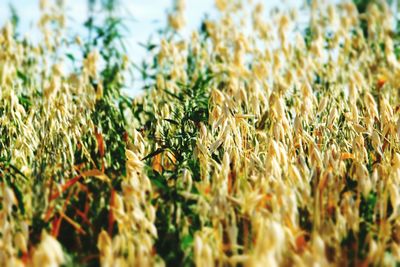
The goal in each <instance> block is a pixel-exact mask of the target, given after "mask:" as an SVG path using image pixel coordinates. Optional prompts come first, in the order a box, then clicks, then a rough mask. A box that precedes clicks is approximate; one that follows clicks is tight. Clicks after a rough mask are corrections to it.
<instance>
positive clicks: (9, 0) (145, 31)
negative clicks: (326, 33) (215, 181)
mask: <svg viewBox="0 0 400 267" xmlns="http://www.w3.org/2000/svg"><path fill="white" fill-rule="evenodd" d="M57 1H60V0H57ZM317 1H325V2H328V3H337V2H340V1H341V0H317ZM348 1H350V0H348ZM370 1H374V0H353V2H355V3H356V5H358V6H361V7H362V6H364V5H365V6H366V4H367V3H368V2H370ZM386 1H387V2H388V3H389V5H390V6H391V7H392V10H393V11H394V13H395V14H397V10H398V9H397V8H398V0H386ZM39 2H40V0H0V25H4V23H5V22H6V21H7V20H9V19H10V18H11V17H12V16H13V15H17V17H19V20H18V29H17V30H18V32H19V33H21V34H24V35H28V36H29V38H30V40H32V41H34V42H35V41H37V40H40V38H41V37H40V34H39V32H38V29H37V27H36V26H37V23H38V20H39V18H40V9H39ZM253 2H263V3H264V6H265V12H266V13H268V12H269V11H271V9H273V8H277V9H287V8H297V9H298V10H300V20H303V21H304V24H305V25H306V24H307V22H308V16H307V14H308V13H307V11H306V10H304V9H302V7H304V6H305V5H307V4H310V2H311V0H259V1H253ZM64 3H65V6H66V11H67V12H66V14H67V27H68V28H69V29H70V30H69V31H68V32H73V33H75V34H78V35H79V36H85V34H87V31H86V29H85V27H84V26H83V24H84V23H85V21H86V20H87V18H88V14H89V13H90V11H89V10H90V8H89V7H90V4H94V3H96V4H99V3H100V5H101V4H104V5H106V4H107V3H113V4H114V6H115V12H117V13H118V16H120V17H121V18H122V19H123V20H124V25H125V29H124V31H123V35H124V42H125V44H126V50H127V53H128V56H129V58H130V60H131V61H132V62H134V63H137V64H140V62H142V61H143V60H146V55H147V54H146V49H145V48H144V44H147V43H152V41H154V42H155V43H158V41H159V40H157V38H158V35H157V30H159V29H161V28H163V27H164V26H165V25H166V23H167V21H166V20H167V13H168V12H169V11H171V9H172V7H173V3H174V1H173V0H86V1H85V0H64ZM214 6H215V0H186V26H185V29H184V30H183V31H182V32H181V34H182V35H183V36H186V35H188V34H189V33H190V32H191V31H192V30H194V29H196V28H198V27H200V24H201V21H202V20H203V19H204V18H205V17H210V18H212V17H214V16H215V15H216V13H215V12H216V11H215V8H214ZM301 10H303V11H301ZM93 11H94V13H95V14H96V15H97V13H96V10H93ZM98 14H99V15H100V12H99V13H98ZM136 76H137V75H136ZM141 86H142V85H141V84H140V79H136V85H135V86H132V88H130V89H128V90H126V92H127V93H128V94H130V95H135V94H137V93H139V92H140V90H139V89H137V88H140V87H141Z"/></svg>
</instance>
